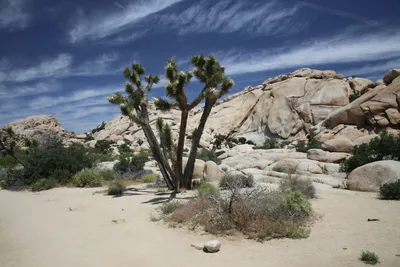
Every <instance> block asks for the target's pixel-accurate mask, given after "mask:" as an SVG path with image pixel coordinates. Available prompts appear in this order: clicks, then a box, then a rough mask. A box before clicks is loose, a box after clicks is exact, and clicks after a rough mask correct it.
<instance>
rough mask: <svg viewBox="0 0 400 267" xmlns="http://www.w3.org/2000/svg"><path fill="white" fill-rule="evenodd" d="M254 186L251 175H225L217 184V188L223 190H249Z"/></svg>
mask: <svg viewBox="0 0 400 267" xmlns="http://www.w3.org/2000/svg"><path fill="white" fill-rule="evenodd" d="M254 184H255V182H254V177H253V176H252V175H234V174H227V175H225V176H224V177H222V179H221V181H220V182H219V186H220V187H221V188H225V189H226V188H230V187H233V186H234V187H238V188H250V187H253V186H254Z"/></svg>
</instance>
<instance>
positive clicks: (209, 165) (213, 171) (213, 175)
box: [204, 161, 225, 182]
mask: <svg viewBox="0 0 400 267" xmlns="http://www.w3.org/2000/svg"><path fill="white" fill-rule="evenodd" d="M224 176H225V172H224V171H222V170H221V169H220V168H218V165H217V164H216V163H215V162H214V161H207V162H206V166H205V168H204V178H205V179H207V181H210V182H215V181H216V182H219V181H220V180H221V179H222V177H224Z"/></svg>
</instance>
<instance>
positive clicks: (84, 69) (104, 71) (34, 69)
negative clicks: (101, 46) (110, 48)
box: [0, 53, 121, 82]
mask: <svg viewBox="0 0 400 267" xmlns="http://www.w3.org/2000/svg"><path fill="white" fill-rule="evenodd" d="M118 59H119V56H118V54H116V53H108V54H102V55H100V56H99V57H97V58H94V59H92V60H87V61H85V62H83V63H81V64H75V65H73V57H72V56H71V55H69V54H59V55H57V56H56V57H54V58H47V59H43V60H42V61H40V62H39V64H37V65H34V66H29V67H20V68H12V67H10V66H8V67H7V69H6V68H3V70H2V69H1V67H0V81H10V82H26V81H30V80H35V79H42V78H53V79H54V78H64V77H73V76H91V77H93V76H99V75H110V74H116V73H119V72H120V69H121V68H120V67H119V66H118V67H115V68H114V67H113V64H112V63H114V62H116V61H117V60H118ZM0 65H1V64H0Z"/></svg>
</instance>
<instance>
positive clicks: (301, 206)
mask: <svg viewBox="0 0 400 267" xmlns="http://www.w3.org/2000/svg"><path fill="white" fill-rule="evenodd" d="M164 214H165V213H164ZM312 215H313V212H312V208H311V203H310V202H309V201H308V199H307V198H306V197H305V196H304V195H303V194H302V193H301V192H299V191H292V190H290V189H287V190H285V191H271V192H267V191H266V190H263V189H260V188H252V189H248V188H247V189H241V188H240V187H239V186H238V185H237V184H235V185H231V187H228V190H227V191H225V192H223V193H221V194H217V195H216V194H208V195H207V194H205V195H199V196H198V197H197V198H196V199H194V200H191V201H189V202H188V203H186V204H183V205H181V206H180V207H178V208H176V209H174V211H172V212H171V216H169V217H168V219H169V220H170V221H172V222H174V223H179V224H184V223H186V224H190V225H192V226H202V227H203V229H204V230H205V231H206V232H209V233H211V234H215V235H222V234H232V233H233V232H241V233H243V234H244V235H246V236H247V237H249V238H253V239H257V240H265V239H271V238H283V237H288V238H304V237H307V236H308V234H309V229H308V226H309V223H310V222H311V221H312Z"/></svg>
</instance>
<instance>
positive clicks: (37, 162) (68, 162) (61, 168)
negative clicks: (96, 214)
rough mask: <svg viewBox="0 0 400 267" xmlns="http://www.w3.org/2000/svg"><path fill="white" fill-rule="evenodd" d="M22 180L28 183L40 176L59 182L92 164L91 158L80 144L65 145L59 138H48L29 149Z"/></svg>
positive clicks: (65, 180)
mask: <svg viewBox="0 0 400 267" xmlns="http://www.w3.org/2000/svg"><path fill="white" fill-rule="evenodd" d="M25 162H26V165H27V168H24V170H23V172H24V175H23V176H24V182H25V183H26V184H27V185H30V184H32V183H34V182H36V181H37V180H39V179H42V178H54V179H56V180H57V182H58V183H60V184H66V183H68V182H69V181H70V179H71V177H72V175H73V174H75V173H77V172H79V171H80V170H82V169H84V168H90V167H92V166H93V158H92V157H91V156H90V153H88V151H87V150H86V149H85V148H84V147H83V146H82V145H78V144H73V145H71V146H69V147H65V146H64V145H63V144H62V142H61V140H59V139H56V138H50V139H47V140H45V141H44V142H42V143H41V144H39V145H38V146H37V147H32V148H30V149H29V153H28V154H27V157H26V159H25Z"/></svg>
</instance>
